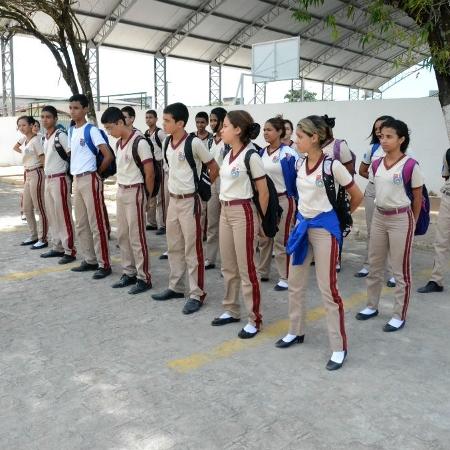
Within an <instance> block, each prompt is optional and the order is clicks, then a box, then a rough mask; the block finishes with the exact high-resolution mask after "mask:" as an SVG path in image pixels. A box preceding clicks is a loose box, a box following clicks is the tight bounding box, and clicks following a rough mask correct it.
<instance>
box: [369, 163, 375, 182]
mask: <svg viewBox="0 0 450 450" xmlns="http://www.w3.org/2000/svg"><path fill="white" fill-rule="evenodd" d="M374 181H375V175H374V174H373V166H372V164H371V165H370V167H369V183H373V182H374Z"/></svg>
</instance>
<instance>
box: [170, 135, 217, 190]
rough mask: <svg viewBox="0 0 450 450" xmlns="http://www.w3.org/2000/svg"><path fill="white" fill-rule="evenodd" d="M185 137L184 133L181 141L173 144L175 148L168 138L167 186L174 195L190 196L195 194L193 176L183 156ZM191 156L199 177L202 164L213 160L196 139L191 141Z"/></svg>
mask: <svg viewBox="0 0 450 450" xmlns="http://www.w3.org/2000/svg"><path fill="white" fill-rule="evenodd" d="M187 137H188V134H187V133H186V134H185V136H184V138H182V139H181V141H179V142H176V143H175V146H174V145H173V142H172V138H170V139H169V145H168V146H167V160H168V162H169V181H168V183H167V186H168V188H169V192H170V193H172V194H175V195H185V194H192V193H194V192H195V181H194V174H193V173H192V169H191V167H190V166H189V163H188V162H187V160H186V156H185V154H184V146H185V143H186V138H187ZM192 155H193V157H194V161H195V164H196V166H197V173H198V174H199V175H200V170H201V167H202V163H204V164H208V163H209V162H211V161H212V160H213V157H212V156H211V155H210V153H209V151H208V149H207V148H206V147H205V146H204V145H203V144H202V141H201V140H200V139H199V138H197V137H194V138H193V139H192ZM164 164H165V161H164Z"/></svg>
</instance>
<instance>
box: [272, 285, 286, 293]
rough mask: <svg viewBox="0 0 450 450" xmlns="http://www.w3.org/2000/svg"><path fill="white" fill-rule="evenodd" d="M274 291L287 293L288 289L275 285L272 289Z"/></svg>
mask: <svg viewBox="0 0 450 450" xmlns="http://www.w3.org/2000/svg"><path fill="white" fill-rule="evenodd" d="M273 290H274V291H287V290H288V287H287V286H286V287H284V286H280V285H279V284H276V285H275V287H274V288H273Z"/></svg>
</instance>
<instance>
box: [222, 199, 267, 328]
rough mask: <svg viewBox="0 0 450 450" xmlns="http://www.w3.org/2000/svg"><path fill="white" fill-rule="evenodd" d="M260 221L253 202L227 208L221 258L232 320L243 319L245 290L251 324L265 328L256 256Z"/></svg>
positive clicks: (227, 302)
mask: <svg viewBox="0 0 450 450" xmlns="http://www.w3.org/2000/svg"><path fill="white" fill-rule="evenodd" d="M258 229H259V221H258V216H257V212H256V208H255V206H254V204H253V202H251V201H247V202H245V203H243V204H238V205H232V206H226V205H224V204H222V211H221V213H220V231H219V237H220V255H221V258H222V274H223V278H224V283H225V296H224V299H223V302H222V304H223V307H224V309H225V311H226V312H227V313H228V314H230V315H231V316H232V317H234V318H236V319H238V318H240V306H239V288H242V294H243V298H244V304H245V307H246V309H247V313H248V321H249V323H250V324H252V325H253V326H255V327H256V328H257V329H259V328H260V326H261V321H262V315H261V286H260V282H259V279H258V276H257V273H256V267H255V253H256V245H257V238H258V236H257V235H258Z"/></svg>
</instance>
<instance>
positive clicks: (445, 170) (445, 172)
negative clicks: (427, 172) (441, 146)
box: [442, 148, 450, 177]
mask: <svg viewBox="0 0 450 450" xmlns="http://www.w3.org/2000/svg"><path fill="white" fill-rule="evenodd" d="M447 154H449V155H450V148H449V149H448V150H447V151H446V152H445V154H444V159H443V161H442V176H443V177H450V167H448V163H447Z"/></svg>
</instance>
